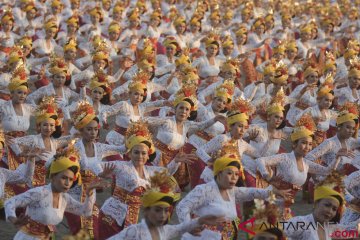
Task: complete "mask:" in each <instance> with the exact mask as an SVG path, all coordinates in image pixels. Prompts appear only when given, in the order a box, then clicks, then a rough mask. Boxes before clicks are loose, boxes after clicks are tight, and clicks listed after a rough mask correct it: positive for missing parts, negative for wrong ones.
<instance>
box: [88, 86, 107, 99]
mask: <svg viewBox="0 0 360 240" xmlns="http://www.w3.org/2000/svg"><path fill="white" fill-rule="evenodd" d="M104 93H105V91H104V89H103V88H102V87H97V88H94V89H93V90H92V91H91V98H92V99H93V100H94V102H99V101H100V100H101V99H102V98H103V97H104Z"/></svg>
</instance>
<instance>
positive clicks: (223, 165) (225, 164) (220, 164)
mask: <svg viewBox="0 0 360 240" xmlns="http://www.w3.org/2000/svg"><path fill="white" fill-rule="evenodd" d="M231 163H238V164H239V165H240V166H241V163H240V160H239V159H236V158H230V157H221V158H218V159H216V160H215V163H214V166H213V173H214V176H216V175H218V174H219V172H221V171H224V170H225V169H228V168H236V166H229V165H230V164H231ZM238 169H239V168H238ZM239 170H240V169H239Z"/></svg>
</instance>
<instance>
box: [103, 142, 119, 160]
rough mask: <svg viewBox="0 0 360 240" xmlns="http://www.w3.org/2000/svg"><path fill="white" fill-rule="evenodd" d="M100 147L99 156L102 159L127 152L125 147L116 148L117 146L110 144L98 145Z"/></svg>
mask: <svg viewBox="0 0 360 240" xmlns="http://www.w3.org/2000/svg"><path fill="white" fill-rule="evenodd" d="M98 144H99V145H98V147H99V155H100V156H101V158H104V157H107V156H110V155H115V154H119V153H120V154H124V153H125V152H126V148H125V146H124V145H121V146H116V145H110V144H104V143H98Z"/></svg>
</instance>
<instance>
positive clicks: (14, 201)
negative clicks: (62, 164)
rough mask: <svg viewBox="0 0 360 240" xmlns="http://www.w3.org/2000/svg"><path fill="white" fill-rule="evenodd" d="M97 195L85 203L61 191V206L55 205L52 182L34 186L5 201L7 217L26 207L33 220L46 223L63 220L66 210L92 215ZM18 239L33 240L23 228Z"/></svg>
mask: <svg viewBox="0 0 360 240" xmlns="http://www.w3.org/2000/svg"><path fill="white" fill-rule="evenodd" d="M94 202H95V197H94V195H92V197H90V198H88V197H87V198H86V200H85V202H84V203H80V202H78V201H76V200H75V199H73V198H72V197H71V196H70V195H69V194H67V193H60V198H59V207H58V208H54V207H53V193H52V190H51V184H49V185H45V186H41V187H36V188H32V189H30V190H28V191H26V192H24V193H22V194H20V195H17V196H14V197H12V198H10V199H9V200H7V201H6V202H5V213H6V219H8V218H9V217H16V213H15V210H16V208H20V207H26V215H28V216H30V217H31V219H32V220H34V221H37V222H39V223H42V224H45V225H57V224H59V223H60V222H61V221H62V220H63V216H64V212H65V211H66V212H71V213H73V214H76V215H80V216H90V215H91V213H92V209H93V205H94ZM14 239H16V240H20V239H21V240H33V239H36V238H34V237H33V236H29V235H27V234H26V233H24V232H22V231H21V230H20V231H19V232H18V233H17V234H16V236H15V238H14Z"/></svg>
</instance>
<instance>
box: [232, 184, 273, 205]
mask: <svg viewBox="0 0 360 240" xmlns="http://www.w3.org/2000/svg"><path fill="white" fill-rule="evenodd" d="M234 190H235V200H236V202H238V203H242V202H247V201H252V200H254V199H266V198H268V197H269V195H270V193H271V191H272V188H271V187H268V188H266V189H259V188H250V187H249V188H247V187H236V188H235V189H234Z"/></svg>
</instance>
